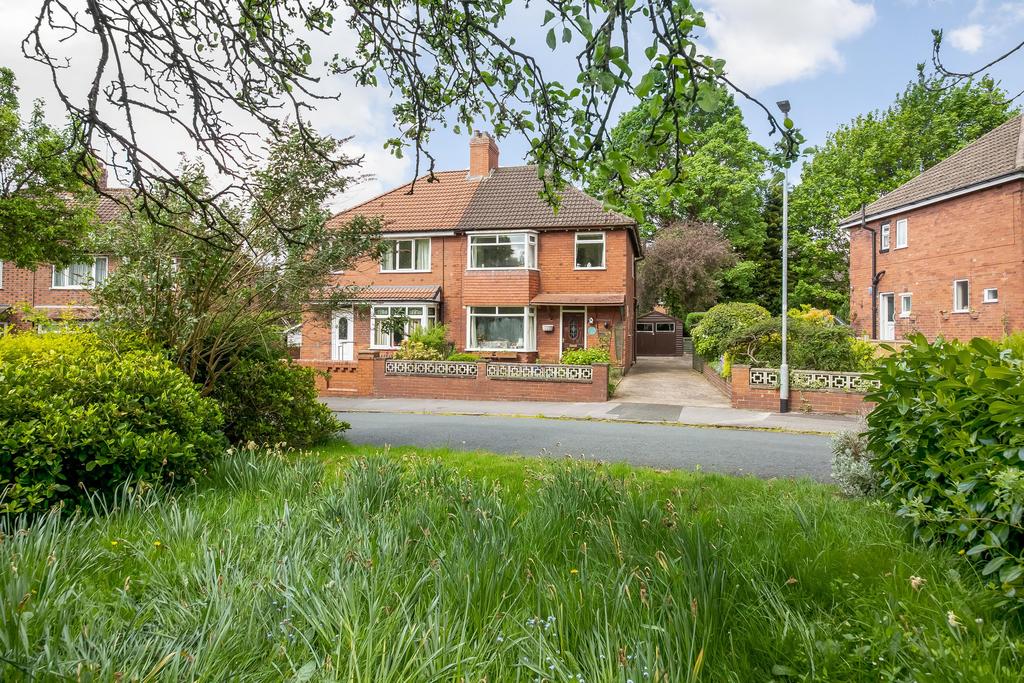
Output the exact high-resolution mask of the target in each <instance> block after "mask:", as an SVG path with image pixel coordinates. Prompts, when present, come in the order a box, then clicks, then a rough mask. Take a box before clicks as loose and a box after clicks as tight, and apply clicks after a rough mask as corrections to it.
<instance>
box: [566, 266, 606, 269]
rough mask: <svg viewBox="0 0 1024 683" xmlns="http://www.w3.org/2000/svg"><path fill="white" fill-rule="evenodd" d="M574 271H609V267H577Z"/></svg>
mask: <svg viewBox="0 0 1024 683" xmlns="http://www.w3.org/2000/svg"><path fill="white" fill-rule="evenodd" d="M573 270H608V267H607V266H595V267H593V268H584V267H583V266H576V267H575V268H573Z"/></svg>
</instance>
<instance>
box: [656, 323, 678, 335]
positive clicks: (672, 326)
mask: <svg viewBox="0 0 1024 683" xmlns="http://www.w3.org/2000/svg"><path fill="white" fill-rule="evenodd" d="M659 325H668V326H669V327H670V328H671V329H668V330H659V329H658V326H659ZM654 331H655V332H671V333H673V334H675V331H676V324H675V323H673V322H665V323H654Z"/></svg>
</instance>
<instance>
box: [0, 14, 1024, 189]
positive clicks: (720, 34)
mask: <svg viewBox="0 0 1024 683" xmlns="http://www.w3.org/2000/svg"><path fill="white" fill-rule="evenodd" d="M6 1H7V3H9V4H8V6H5V7H4V22H3V23H2V24H0V64H4V65H7V66H10V67H11V68H13V69H14V71H15V73H16V75H17V77H18V82H19V85H20V86H21V88H22V96H23V100H24V101H25V102H26V103H27V102H30V101H31V100H32V99H34V98H37V97H38V98H44V99H46V100H48V105H49V106H48V109H47V111H48V114H49V116H50V117H51V118H52V119H53V120H54V121H55V122H60V121H62V120H63V117H64V113H63V111H61V109H60V107H59V106H57V104H56V101H55V100H56V98H55V95H54V92H53V89H52V86H51V84H50V82H49V74H48V72H45V71H44V70H43V69H42V67H40V66H39V65H37V64H33V63H31V62H29V61H27V60H26V59H24V57H23V56H22V55H21V49H20V43H21V39H22V38H23V37H24V36H25V34H26V33H27V32H28V31H29V29H30V28H31V25H32V22H33V19H34V15H35V14H36V13H37V12H38V3H37V2H34V1H30V0H18V2H16V3H13V2H12V0H6ZM69 3H70V4H71V5H75V6H77V5H81V4H84V0H69ZM697 5H698V7H700V8H701V9H702V10H704V12H705V15H706V18H707V29H706V31H704V32H703V35H701V36H700V46H701V50H702V51H704V52H707V53H710V54H712V55H714V56H716V57H722V58H725V59H726V61H727V70H728V71H729V73H730V76H731V77H732V78H733V79H734V80H735V81H736V82H737V83H738V84H739V85H740V86H741V87H743V88H744V89H747V90H749V91H750V92H751V93H752V94H754V95H755V96H756V97H758V98H759V99H761V100H762V101H764V102H765V103H767V104H770V105H771V106H774V103H775V101H776V100H779V99H789V100H790V101H791V102H792V105H793V112H792V116H793V118H794V120H795V121H796V123H797V125H798V126H800V127H801V128H802V129H803V131H804V135H805V136H806V138H807V140H808V143H809V144H811V145H813V144H819V143H821V142H822V141H824V139H825V135H826V134H827V132H828V131H830V130H833V129H834V128H835V127H836V126H838V125H839V124H841V123H844V122H847V121H849V120H850V119H851V118H853V117H854V116H856V115H857V114H859V113H864V112H867V111H870V110H872V109H876V108H881V107H885V106H887V105H888V104H889V103H891V102H892V100H893V98H894V97H895V95H896V94H897V93H898V92H899V91H900V90H902V89H903V87H904V86H905V84H906V83H907V82H908V81H909V80H910V79H912V78H914V76H915V74H916V70H915V65H916V64H917V63H918V62H922V61H927V60H928V59H929V58H930V54H931V29H932V28H943V29H945V30H946V45H945V48H944V56H945V58H946V61H947V64H948V65H950V66H951V67H956V68H962V69H973V68H975V67H977V66H980V65H982V64H984V63H986V62H988V61H989V60H990V59H991V58H992V57H994V56H995V55H997V54H999V53H1001V52H1003V51H1005V50H1006V49H1008V48H1009V47H1010V46H1012V45H1014V44H1016V43H1017V42H1019V41H1020V40H1022V39H1024V0H798V1H797V0H697ZM542 14H543V4H538V3H536V2H535V3H534V4H533V6H532V7H531V8H530V9H525V8H523V7H522V6H521V5H515V6H514V8H513V10H512V14H511V17H510V19H509V21H508V22H507V23H506V24H503V25H502V27H501V30H502V32H504V33H505V34H506V35H515V36H516V37H517V39H518V41H519V42H518V47H520V48H521V49H525V50H527V51H529V52H531V53H533V54H535V55H538V56H540V57H541V58H542V59H543V64H544V65H545V68H546V69H547V71H548V73H549V75H551V74H556V75H558V76H559V77H560V78H561V79H562V80H571V78H570V74H571V73H572V66H573V61H572V55H573V51H572V50H571V47H572V46H568V47H566V48H560V49H559V51H558V52H556V53H554V54H552V53H551V52H550V51H549V50H548V48H547V47H546V46H545V44H544V34H545V29H542V28H541V27H540V23H541V16H542ZM336 25H337V24H336ZM638 38H642V36H638ZM638 42H640V43H641V48H642V46H643V41H642V40H639V41H638ZM351 43H352V41H351V35H347V34H346V33H344V32H343V31H342V32H340V33H338V34H335V35H333V36H331V37H330V38H329V39H325V40H319V41H317V42H315V43H314V47H315V48H316V49H319V50H321V51H326V52H335V51H339V50H340V51H343V52H344V51H346V50H347V49H348V48H349V47H350V46H351ZM634 44H636V43H634ZM59 52H60V53H61V54H62V55H64V56H67V57H68V58H69V59H70V60H71V61H70V68H69V69H68V70H67V71H66V73H65V74H64V78H65V82H66V83H67V84H68V87H69V89H70V90H72V91H73V92H74V91H76V90H79V91H82V92H83V93H84V89H85V88H86V87H87V84H88V82H89V77H91V73H92V71H91V70H92V68H93V64H94V63H95V62H94V61H93V60H94V59H95V54H96V51H95V46H94V45H92V44H91V43H89V42H88V41H83V40H77V39H76V40H71V41H66V42H64V43H61V44H60V45H59ZM641 53H642V49H637V50H636V52H635V56H634V69H635V70H639V69H640V68H642V67H641V65H639V64H636V63H635V60H636V59H637V57H638V56H640V55H641ZM993 75H994V76H996V77H997V78H999V79H1001V80H1002V82H1003V85H1004V86H1005V87H1006V88H1007V90H1010V91H1012V92H1013V93H1016V92H1018V91H1020V90H1021V89H1024V54H1020V55H1017V56H1016V57H1015V58H1013V59H1012V60H1011V61H1009V62H1007V63H1005V64H1003V65H1001V66H999V67H997V68H996V69H995V70H994V71H993ZM332 85H334V84H333V82H332ZM336 86H337V87H338V88H339V89H341V92H342V93H343V97H342V98H341V99H340V100H339V101H336V102H325V103H324V104H322V105H321V106H320V107H319V109H318V111H316V112H315V114H314V115H313V117H312V121H313V123H314V124H315V125H317V126H318V127H319V128H320V129H321V130H322V131H323V132H326V133H332V134H335V135H338V136H346V137H347V136H350V135H351V136H354V140H353V143H352V144H351V146H350V151H351V152H352V153H355V154H362V155H364V156H365V170H366V171H367V172H368V173H370V174H373V176H374V177H373V178H372V179H370V180H368V181H367V182H364V183H362V184H360V185H359V186H358V187H355V188H354V189H352V190H351V191H349V192H347V193H346V194H345V196H343V197H339V198H338V199H337V201H336V202H335V203H334V206H335V208H344V207H346V206H351V205H353V204H355V203H358V202H359V201H363V200H365V199H368V198H370V197H372V196H374V195H376V194H379V193H380V192H382V191H385V190H387V189H391V188H393V187H395V186H397V185H400V184H402V183H404V182H407V181H408V180H409V179H410V178H411V175H412V173H413V165H412V163H411V160H410V159H408V158H406V159H395V158H393V157H391V156H390V155H389V154H388V153H387V152H386V151H384V148H383V143H384V141H385V140H386V139H387V138H388V137H390V136H392V135H393V134H394V131H393V127H392V126H391V124H390V120H391V114H390V110H391V106H392V104H393V103H392V101H391V99H390V93H389V92H388V91H387V89H386V88H377V89H356V88H354V87H353V86H352V85H351V83H346V82H343V81H341V82H339V83H337V84H336ZM631 104H632V103H631V102H629V101H627V100H623V101H622V103H621V105H620V110H622V111H624V110H625V109H627V108H628V107H629V106H631ZM741 106H743V108H744V111H745V114H746V117H747V124H748V126H750V128H751V130H752V132H753V135H754V137H755V138H756V139H757V140H758V141H760V142H761V143H763V144H766V145H770V144H772V143H773V140H771V139H769V138H768V135H767V132H768V129H767V125H766V123H765V120H764V117H763V115H762V114H761V113H759V112H758V111H757V110H756V109H755V107H754V106H753V105H750V104H745V103H742V102H741ZM141 120H142V129H143V136H144V137H143V142H144V144H146V145H147V146H148V147H149V148H150V150H151V151H152V152H153V153H155V154H156V156H158V157H159V158H161V159H162V160H163V161H164V162H165V163H169V164H170V165H172V166H173V165H175V164H176V163H177V157H178V155H179V154H180V153H184V154H188V155H194V154H195V149H194V147H192V146H190V143H189V141H188V140H187V139H185V138H184V136H183V135H182V134H181V133H180V131H176V130H174V129H173V128H171V127H169V126H168V125H167V124H166V123H165V122H163V121H160V120H155V119H149V120H147V119H145V118H143V119H141ZM237 124H238V125H239V126H240V127H242V128H246V123H245V121H244V120H242V119H239V120H238V121H237ZM500 146H501V162H502V163H503V164H506V165H511V164H519V163H523V160H524V155H525V153H526V150H527V144H526V142H525V141H524V140H523V139H522V138H520V137H518V136H517V135H512V136H510V137H508V138H506V139H504V140H502V141H501V142H500ZM431 151H432V152H433V153H434V155H435V156H436V157H437V160H438V168H439V169H456V168H465V167H466V165H467V162H468V149H467V137H466V136H465V135H461V136H457V135H455V134H453V133H451V132H450V131H445V130H441V131H438V132H437V133H435V135H434V137H433V140H432V143H431Z"/></svg>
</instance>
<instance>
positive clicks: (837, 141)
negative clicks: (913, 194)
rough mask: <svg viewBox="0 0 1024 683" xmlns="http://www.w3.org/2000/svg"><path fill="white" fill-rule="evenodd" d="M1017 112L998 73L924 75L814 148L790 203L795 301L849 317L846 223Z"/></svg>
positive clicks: (792, 273) (792, 274) (840, 128)
mask: <svg viewBox="0 0 1024 683" xmlns="http://www.w3.org/2000/svg"><path fill="white" fill-rule="evenodd" d="M1014 114H1015V109H1014V108H1013V106H1012V104H1011V100H1010V98H1008V97H1007V95H1006V93H1005V92H1004V91H1003V90H1002V89H1001V88H1000V87H999V86H998V84H997V83H996V82H995V81H993V80H992V79H991V78H988V77H983V78H980V79H978V80H976V81H971V80H968V81H965V82H962V83H958V84H956V85H955V86H953V87H943V84H942V83H941V82H940V81H938V80H935V79H928V78H924V77H921V78H918V79H917V80H914V81H912V82H910V83H909V84H908V85H907V86H906V88H905V89H904V91H903V92H902V93H900V94H899V95H898V96H897V97H896V100H895V101H894V102H893V103H892V105H890V106H889V107H888V108H887V109H885V110H884V111H873V112H870V113H868V114H864V115H860V116H857V117H856V118H855V119H853V120H852V121H851V122H850V123H848V124H844V125H842V126H839V128H837V129H836V130H835V131H833V132H832V133H830V134H829V135H828V137H827V139H826V140H825V143H824V144H823V145H821V146H820V147H818V148H816V149H814V148H812V149H809V150H808V151H807V153H808V155H809V156H810V157H811V158H810V159H809V160H808V161H807V162H805V163H804V165H803V170H802V172H801V179H800V183H799V184H798V185H796V186H795V187H794V188H793V194H792V200H791V203H790V212H791V213H790V220H791V225H792V228H793V232H792V234H791V240H792V244H791V247H792V252H791V253H792V255H793V260H792V262H791V278H792V281H793V282H795V283H796V286H795V288H794V290H793V293H792V297H791V301H792V302H793V303H794V304H802V303H806V304H811V305H813V306H819V307H823V308H830V309H832V310H834V311H838V312H839V314H840V316H843V317H845V312H846V310H847V309H846V304H847V301H846V299H847V295H848V292H849V283H848V272H847V270H848V269H847V251H848V244H847V239H846V235H845V233H844V231H841V230H839V229H838V226H839V222H840V221H841V220H842V219H844V218H846V217H847V216H849V215H851V214H853V213H855V212H857V211H859V210H860V207H861V205H862V204H870V203H871V202H873V201H874V200H876V199H878V197H880V196H881V195H882V194H884V193H886V192H889V191H891V190H893V189H895V188H896V187H898V186H900V185H902V184H903V183H905V182H906V181H908V180H910V179H911V178H913V177H914V176H916V175H918V174H919V173H921V172H922V171H923V170H924V169H927V168H930V167H932V166H934V165H935V164H937V163H938V162H940V161H942V160H943V159H945V158H947V157H949V156H950V155H952V154H953V153H954V152H956V151H958V150H960V149H962V148H963V147H965V146H966V145H968V144H970V143H971V142H973V141H974V140H976V139H978V138H979V137H981V136H982V135H984V134H985V133H987V132H988V131H990V130H992V129H993V128H995V127H996V126H998V125H999V124H1001V123H1003V122H1004V121H1006V120H1007V119H1009V118H1011V117H1012V116H1013V115H1014Z"/></svg>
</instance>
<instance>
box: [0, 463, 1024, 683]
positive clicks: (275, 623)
mask: <svg viewBox="0 0 1024 683" xmlns="http://www.w3.org/2000/svg"><path fill="white" fill-rule="evenodd" d="M100 512H101V513H102V514H97V515H84V514H83V515H78V516H69V517H65V518H61V517H59V516H56V515H53V516H48V517H45V518H43V519H39V520H31V521H30V520H25V519H16V518H14V519H5V520H0V533H2V534H3V538H4V550H5V563H4V571H3V572H0V591H2V594H3V595H5V596H17V599H15V598H14V597H12V598H8V599H5V600H3V601H0V620H2V623H4V624H6V627H5V629H4V633H9V632H12V633H16V634H19V635H18V637H16V638H15V637H8V638H7V640H5V641H4V651H3V658H2V660H0V678H2V679H4V680H24V679H27V678H29V677H30V676H31V677H38V676H39V675H40V673H41V672H46V676H45V677H46V678H54V679H57V678H73V679H75V680H78V679H82V680H104V681H106V680H115V679H117V678H119V677H120V678H122V679H123V680H125V681H128V680H144V679H145V678H146V677H147V676H150V678H151V680H175V681H177V680H187V681H199V680H204V681H221V680H229V679H241V680H252V681H270V680H274V681H277V680H299V681H301V680H313V681H320V680H329V681H334V680H338V681H354V682H368V681H373V682H374V683H407V682H416V683H420V682H427V681H437V682H440V681H450V680H466V681H484V680H486V681H508V680H517V679H518V680H522V681H527V680H534V679H536V678H542V679H544V680H548V681H567V680H573V681H578V680H579V679H580V678H583V679H584V680H586V681H602V682H605V681H607V682H610V681H618V682H619V683H623V682H625V681H627V680H629V679H632V680H634V681H638V682H640V681H648V680H649V681H658V682H659V683H663V682H665V681H673V682H674V681H697V680H700V681H709V682H711V683H720V682H722V683H724V682H726V681H768V680H773V679H774V680H823V681H824V680H827V681H849V682H853V681H879V680H886V681H909V680H918V681H926V680H927V681H951V680H965V681H1011V680H1016V679H1018V678H1019V673H1020V671H1021V669H1022V668H1024V655H1022V653H1021V650H1020V638H1021V628H1020V624H1019V621H1016V620H1014V619H1012V618H1007V616H1006V615H1005V614H1004V613H1001V612H1000V611H999V610H998V609H997V608H995V607H994V606H993V602H994V600H993V599H992V596H987V595H986V594H985V592H984V590H983V588H982V587H981V586H980V585H979V582H978V581H977V580H976V577H975V576H974V573H973V572H972V571H971V567H970V565H969V564H968V563H966V562H964V560H963V558H961V557H959V556H957V555H956V553H955V552H954V551H952V550H950V549H946V548H928V547H925V546H923V545H921V544H914V543H910V542H908V539H907V537H906V533H905V528H904V526H903V525H902V524H901V523H900V521H899V520H898V519H896V518H895V516H894V515H893V514H892V513H891V512H890V511H889V510H887V509H886V508H884V507H882V506H877V505H870V504H867V503H864V502H862V501H856V500H854V501H851V500H844V499H842V498H840V497H838V496H836V494H835V489H834V488H833V487H831V486H821V485H819V484H814V483H813V482H809V481H806V480H804V481H787V480H780V479H776V480H772V481H761V480H758V479H755V478H752V477H742V478H740V477H723V476H718V475H706V474H700V473H694V472H681V471H654V470H651V469H645V468H629V467H626V466H623V465H612V466H608V465H604V466H601V465H594V464H589V463H579V462H569V461H567V460H553V459H547V458H530V459H524V458H510V457H501V456H495V455H493V454H483V453H467V452H462V451H455V450H432V451H422V450H418V449H412V448H407V447H398V448H394V449H393V450H391V451H390V452H387V451H385V452H383V453H375V452H373V451H371V450H369V449H367V447H365V446H349V445H339V446H336V447H332V448H330V449H325V450H321V451H318V452H314V453H309V454H290V455H289V454H280V453H264V452H260V451H255V452H254V451H249V450H243V451H242V452H239V453H236V454H234V455H232V456H231V457H228V458H223V459H221V460H220V461H218V462H217V463H216V464H215V466H214V467H213V468H212V469H211V472H210V476H209V479H208V480H205V481H202V482H201V483H200V484H199V485H198V490H197V491H196V492H195V493H192V492H185V493H183V494H180V495H169V494H167V493H166V492H164V491H163V490H159V489H158V490H154V491H148V492H144V493H140V492H136V491H128V490H126V491H124V492H123V494H122V495H121V496H120V497H119V499H118V500H117V505H116V506H110V507H106V508H105V507H101V508H100ZM12 563H13V564H12ZM126 586H127V588H126ZM915 586H917V587H918V588H917V589H916V590H915ZM31 591H36V592H34V593H32V592H31ZM126 591H127V595H128V597H126V596H125V593H126ZM25 594H30V596H31V597H30V598H28V599H27V602H26V603H21V600H22V599H23V596H24V595H25ZM126 600H130V602H129V603H128V604H127V605H126V604H125V601H126ZM200 607H201V608H200ZM950 613H952V614H953V616H954V617H955V620H956V622H958V623H960V624H961V625H960V626H951V625H950V620H951V617H950ZM54 633H61V634H63V635H62V636H61V637H59V638H55V637H53V634H54ZM425 634H428V635H426V636H425ZM197 644H201V646H200V647H198V648H197ZM85 651H87V652H88V653H89V656H88V658H87V659H83V657H82V653H83V652H85ZM172 653H173V654H172ZM154 671H158V673H157V674H153V672H154ZM694 672H696V674H695V673H694ZM645 673H647V674H648V675H647V676H644V674H645ZM151 674H152V675H151Z"/></svg>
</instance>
